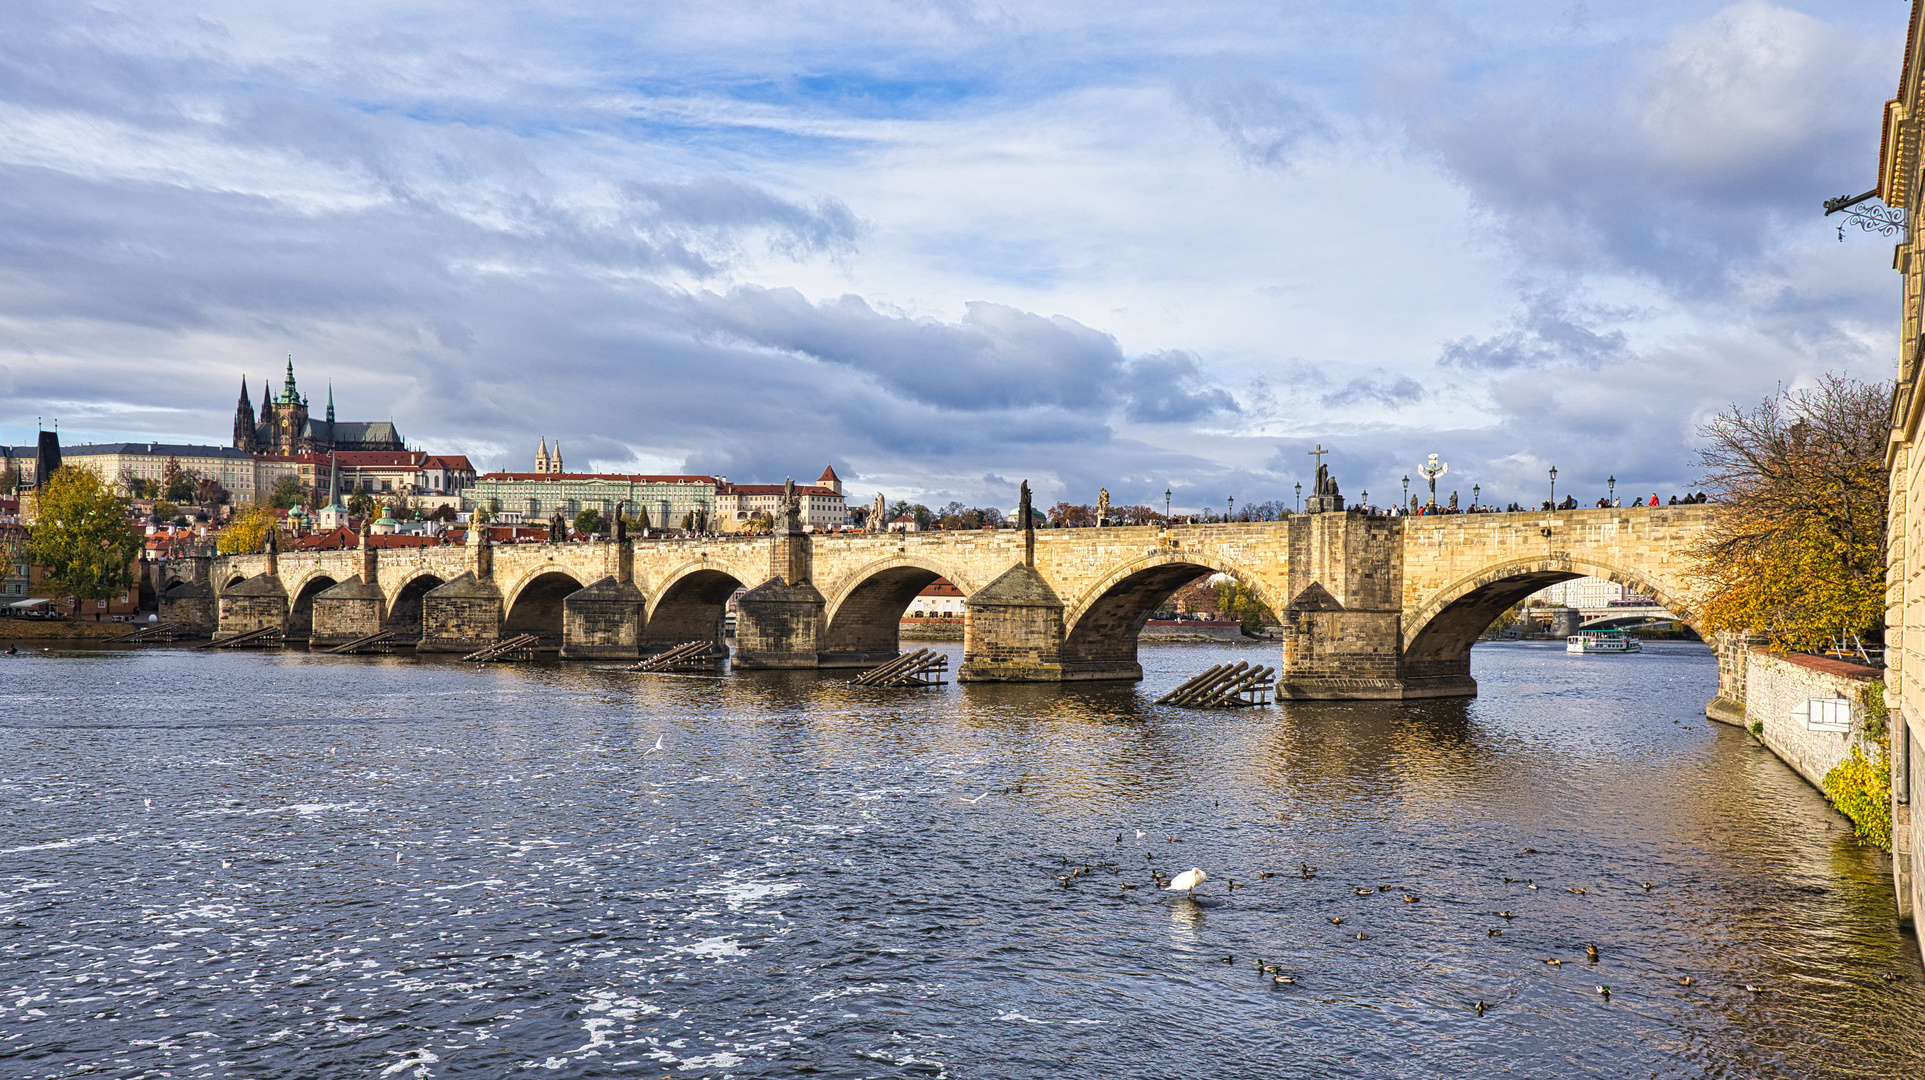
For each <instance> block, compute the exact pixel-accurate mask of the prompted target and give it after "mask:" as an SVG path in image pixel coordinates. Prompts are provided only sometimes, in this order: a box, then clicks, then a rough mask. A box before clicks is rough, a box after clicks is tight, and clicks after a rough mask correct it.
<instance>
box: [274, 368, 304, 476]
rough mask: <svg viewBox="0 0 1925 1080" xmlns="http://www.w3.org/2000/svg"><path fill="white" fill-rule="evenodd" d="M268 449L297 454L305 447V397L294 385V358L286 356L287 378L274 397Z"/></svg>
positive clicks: (280, 452) (279, 452)
mask: <svg viewBox="0 0 1925 1080" xmlns="http://www.w3.org/2000/svg"><path fill="white" fill-rule="evenodd" d="M273 409H274V416H273V420H272V421H271V422H270V425H269V431H270V434H269V437H268V438H269V446H268V449H269V450H270V451H271V452H273V453H276V454H290V455H291V454H299V453H301V452H303V451H304V450H306V449H307V447H306V446H305V445H303V443H302V441H301V438H302V435H303V433H304V432H305V431H306V429H307V399H306V398H304V397H302V396H301V391H300V389H299V388H298V387H296V386H295V385H294V358H293V357H292V356H290V357H288V358H287V378H286V380H285V381H283V382H282V384H281V395H280V396H279V397H277V398H275V399H274V406H273Z"/></svg>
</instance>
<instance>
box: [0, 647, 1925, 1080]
mask: <svg viewBox="0 0 1925 1080" xmlns="http://www.w3.org/2000/svg"><path fill="white" fill-rule="evenodd" d="M1269 657H1270V654H1269V652H1268V651H1267V650H1264V649H1261V648H1239V647H1234V646H1163V647H1156V648H1146V649H1145V650H1144V661H1145V663H1144V666H1145V668H1146V669H1147V670H1148V672H1149V677H1148V678H1147V679H1146V680H1145V681H1144V682H1143V683H1142V684H1140V685H1134V686H1091V687H1073V688H1058V687H1003V686H964V687H957V686H950V687H947V688H945V689H943V690H940V691H932V692H903V691H871V690H864V689H861V688H854V687H851V686H849V685H848V684H847V681H846V679H847V673H843V674H841V675H827V674H824V675H818V674H816V673H813V672H809V673H756V674H744V675H740V676H736V677H733V678H729V679H712V678H695V677H672V676H648V675H634V674H629V673H626V672H622V671H619V670H616V669H614V668H613V667H609V666H594V665H580V664H571V665H556V664H531V665H499V666H491V667H487V668H485V669H479V670H478V669H476V668H474V667H471V666H464V665H460V664H458V663H452V662H446V661H423V660H416V659H413V658H406V659H400V658H396V659H380V658H337V657H328V656H314V655H308V654H305V653H300V652H287V653H284V654H248V653H206V652H186V651H181V650H175V649H169V650H148V651H140V652H98V651H97V652H90V653H79V652H74V653H62V652H45V651H39V650H35V651H32V652H28V653H23V654H22V655H20V656H18V657H13V658H7V657H0V717H3V718H4V719H0V723H3V724H4V726H3V727H0V800H4V807H5V818H4V824H3V825H0V856H4V857H3V858H0V1074H4V1075H6V1076H9V1077H20V1078H29V1077H33V1078H38V1077H68V1076H76V1075H82V1074H85V1075H91V1076H126V1077H161V1076H167V1077H324V1078H331V1077H402V1078H405V1077H420V1078H427V1077H501V1076H516V1075H530V1076H543V1077H549V1076H552V1077H575V1076H582V1077H586V1076H613V1075H622V1076H656V1075H661V1076H696V1075H710V1076H739V1077H778V1076H796V1075H814V1076H830V1077H896V1076H954V1077H986V1078H1014V1077H1056V1076H1065V1075H1075V1076H1091V1077H1098V1076H1119V1077H1122V1076H1128V1077H1165V1076H1167V1077H1179V1076H1182V1077H1243V1076H1252V1077H1254V1076H1262V1077H1351V1076H1357V1077H1438V1076H1451V1077H1471V1076H1494V1075H1509V1076H1525V1077H1540V1076H1541V1077H1552V1076H1556V1077H1570V1076H1587V1075H1588V1076H1608V1077H1629V1076H1651V1077H1699V1076H1705V1077H1842V1076H1865V1077H1899V1076H1919V1075H1925V1036H1922V1035H1921V1034H1920V1026H1921V1025H1920V1024H1919V1023H1918V1019H1919V1017H1920V1016H1921V1005H1925V993H1922V992H1921V982H1920V972H1919V966H1918V963H1917V960H1916V948H1915V945H1914V943H1913V942H1912V941H1911V940H1910V939H1909V938H1906V937H1903V936H1901V935H1900V933H1899V932H1898V931H1897V930H1896V929H1895V927H1894V918H1893V904H1892V899H1891V886H1890V877H1889V870H1888V866H1887V863H1886V861H1885V859H1884V857H1883V856H1882V855H1880V854H1879V853H1877V852H1875V851H1871V850H1867V849H1861V848H1859V847H1857V846H1856V845H1855V844H1854V843H1853V842H1852V840H1851V837H1850V833H1849V830H1848V828H1847V827H1846V824H1845V822H1844V820H1843V819H1842V818H1840V817H1838V816H1837V815H1836V814H1834V813H1832V812H1831V811H1830V810H1829V809H1828V808H1827V807H1826V806H1825V803H1824V801H1823V799H1822V798H1821V797H1820V796H1819V795H1818V794H1817V793H1816V792H1814V791H1813V790H1811V788H1810V787H1808V786H1807V785H1806V784H1804V782H1803V781H1801V780H1800V779H1799V778H1798V777H1797V776H1796V775H1795V774H1793V773H1792V772H1791V770H1790V769H1788V768H1787V767H1785V766H1784V765H1782V764H1781V763H1779V762H1778V761H1777V759H1775V758H1773V757H1772V756H1771V755H1770V754H1769V753H1768V752H1766V751H1764V750H1762V749H1760V748H1758V747H1757V746H1756V745H1754V744H1753V743H1752V742H1751V740H1750V739H1749V738H1748V737H1747V736H1746V735H1745V734H1744V733H1743V732H1741V731H1739V730H1737V729H1735V728H1731V727H1727V726H1724V725H1720V724H1715V723H1712V722H1709V721H1707V720H1705V719H1704V718H1703V717H1702V715H1701V708H1702V706H1703V703H1704V701H1705V700H1706V699H1707V698H1708V697H1710V696H1711V693H1712V691H1713V689H1714V686H1715V682H1716V670H1715V664H1714V662H1713V660H1712V658H1711V656H1710V654H1709V653H1708V652H1707V651H1705V650H1704V649H1703V648H1702V647H1697V646H1686V645H1658V646H1655V647H1653V648H1651V649H1650V650H1648V651H1647V652H1645V653H1643V654H1642V655H1639V656H1634V657H1572V656H1566V655H1565V654H1564V653H1563V651H1562V648H1561V646H1557V645H1550V646H1542V645H1530V644H1511V645H1487V646H1480V647H1479V648H1478V650H1477V653H1476V672H1477V676H1478V678H1479V680H1480V682H1481V684H1482V688H1483V696H1482V697H1480V698H1478V699H1476V700H1473V701H1447V702H1431V703H1421V704H1410V705H1404V704H1389V703H1384V704H1377V703H1369V704H1364V703H1350V704H1303V705H1286V706H1283V707H1278V708H1269V709H1257V710H1248V711H1243V712H1236V713H1223V712H1201V711H1186V710H1177V709H1167V708H1159V707H1155V706H1152V705H1151V704H1149V702H1150V701H1151V700H1152V699H1153V698H1154V697H1156V696H1157V695H1158V694H1160V693H1162V692H1163V691H1164V690H1166V689H1167V688H1169V687H1170V686H1172V685H1174V684H1175V683H1176V682H1178V681H1180V680H1181V679H1182V678H1184V677H1186V676H1187V675H1189V674H1191V673H1194V672H1196V671H1198V670H1201V669H1202V668H1204V667H1206V666H1208V665H1209V664H1212V663H1215V662H1218V661H1221V660H1224V659H1234V658H1249V659H1253V660H1255V659H1269ZM1272 662H1274V661H1272ZM658 741H659V744H660V746H661V749H660V750H659V751H656V750H654V749H653V747H655V746H656V745H657V743H658ZM1139 832H1140V833H1141V835H1140V836H1139V835H1138V834H1139ZM1306 865H1308V866H1310V867H1313V868H1314V870H1312V871H1309V872H1306V871H1305V870H1304V869H1302V868H1303V867H1304V866H1306ZM1192 866H1195V867H1200V868H1202V869H1204V870H1206V871H1207V872H1208V873H1209V876H1210V880H1209V881H1208V883H1207V884H1205V885H1204V886H1203V887H1202V888H1200V889H1198V890H1197V892H1196V894H1195V896H1194V898H1191V897H1185V896H1181V895H1173V894H1170V893H1167V892H1163V891H1160V890H1158V889H1157V888H1156V886H1155V884H1154V882H1153V881H1152V880H1151V874H1152V871H1160V872H1165V873H1169V872H1175V871H1178V870H1183V869H1188V868H1190V867H1192ZM1084 867H1087V868H1088V869H1087V871H1086V872H1085V871H1084V869H1083V868H1084ZM1306 873H1308V876H1306ZM1232 879H1234V880H1235V882H1236V886H1237V887H1236V888H1235V889H1231V888H1230V887H1229V883H1230V881H1231V880H1232ZM1507 879H1510V880H1507ZM1066 881H1067V884H1066V883H1065V882H1066ZM1647 883H1648V886H1647ZM1533 885H1535V886H1536V887H1535V888H1533V887H1532V886H1533ZM1504 911H1508V912H1510V913H1511V916H1512V917H1510V918H1508V919H1507V918H1503V917H1501V916H1499V915H1498V914H1496V913H1497V912H1504ZM1339 920H1341V922H1339ZM1593 943H1594V944H1596V945H1597V947H1598V949H1599V951H1600V958H1599V959H1598V961H1597V962H1595V963H1592V962H1589V961H1587V959H1586V956H1585V950H1584V947H1585V945H1587V944H1593ZM1259 960H1261V961H1264V962H1267V963H1270V964H1275V965H1279V966H1280V968H1281V970H1282V971H1283V972H1284V973H1285V974H1287V975H1290V976H1293V977H1294V978H1295V980H1296V981H1295V983H1294V984H1290V985H1281V986H1280V985H1276V984H1274V983H1273V982H1272V980H1271V979H1270V978H1269V977H1268V976H1267V975H1264V974H1261V973H1260V972H1259V971H1258V970H1257V964H1258V962H1259ZM1547 960H1558V961H1561V965H1553V964H1549V963H1546V961H1547ZM1892 975H1896V976H1899V977H1900V978H1901V981H1889V976H1892ZM1684 976H1690V977H1691V979H1692V980H1693V984H1692V985H1690V986H1684V985H1681V984H1680V979H1681V978H1682V977H1684ZM1747 985H1750V986H1756V987H1760V988H1761V992H1752V991H1750V990H1747V989H1746V987H1747ZM1599 986H1608V987H1609V988H1610V991H1611V993H1610V996H1609V998H1608V999H1607V998H1606V997H1605V996H1604V995H1602V994H1600V993H1598V991H1597V987H1599ZM1479 1001H1482V1002H1484V1003H1485V1004H1486V1005H1487V1008H1486V1010H1485V1011H1484V1012H1483V1014H1482V1015H1481V1016H1480V1015H1479V1014H1478V1012H1477V1011H1476V1009H1475V1007H1474V1006H1475V1005H1476V1003H1477V1002H1479Z"/></svg>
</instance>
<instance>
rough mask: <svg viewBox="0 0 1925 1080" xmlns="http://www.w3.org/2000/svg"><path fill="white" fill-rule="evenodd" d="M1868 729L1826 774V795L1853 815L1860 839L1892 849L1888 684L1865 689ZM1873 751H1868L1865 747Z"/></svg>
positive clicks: (1848, 815)
mask: <svg viewBox="0 0 1925 1080" xmlns="http://www.w3.org/2000/svg"><path fill="white" fill-rule="evenodd" d="M1863 700H1864V703H1865V730H1864V733H1863V734H1862V735H1860V737H1859V741H1858V742H1855V743H1853V744H1852V747H1851V750H1850V752H1848V753H1847V754H1846V755H1845V760H1843V761H1841V762H1839V763H1838V765H1837V767H1835V768H1833V769H1832V770H1831V771H1830V772H1828V773H1826V774H1825V785H1824V786H1825V794H1826V795H1827V796H1829V797H1830V798H1831V803H1832V805H1833V806H1835V807H1837V808H1838V812H1839V813H1841V814H1843V815H1845V816H1846V817H1848V818H1850V819H1851V821H1852V830H1853V831H1854V832H1856V833H1857V834H1858V836H1859V838H1860V839H1862V840H1866V841H1869V842H1871V843H1873V844H1876V845H1878V846H1879V847H1880V848H1882V849H1884V850H1886V851H1890V850H1891V849H1892V766H1891V757H1890V754H1891V747H1890V742H1891V725H1890V723H1889V721H1888V719H1887V712H1886V708H1885V685H1884V684H1883V683H1872V684H1871V685H1870V686H1867V687H1866V688H1865V694H1864V699H1863ZM1867 746H1869V747H1870V748H1871V754H1870V755H1869V756H1868V755H1867V754H1866V753H1865V749H1864V748H1865V747H1867Z"/></svg>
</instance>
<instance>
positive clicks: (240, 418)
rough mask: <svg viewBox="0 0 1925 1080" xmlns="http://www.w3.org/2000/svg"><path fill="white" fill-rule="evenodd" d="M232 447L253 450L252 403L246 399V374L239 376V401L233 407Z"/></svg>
mask: <svg viewBox="0 0 1925 1080" xmlns="http://www.w3.org/2000/svg"><path fill="white" fill-rule="evenodd" d="M234 449H236V450H244V451H247V452H248V453H253V452H254V403H253V402H251V401H249V400H247V376H245V375H243V376H241V403H240V404H239V405H236V406H235V407H234Z"/></svg>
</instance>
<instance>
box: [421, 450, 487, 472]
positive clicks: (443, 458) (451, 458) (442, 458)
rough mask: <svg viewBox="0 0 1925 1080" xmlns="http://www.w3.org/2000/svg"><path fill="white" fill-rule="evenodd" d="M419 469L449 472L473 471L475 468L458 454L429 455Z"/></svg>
mask: <svg viewBox="0 0 1925 1080" xmlns="http://www.w3.org/2000/svg"><path fill="white" fill-rule="evenodd" d="M421 467H422V468H424V469H446V470H448V471H449V472H474V471H475V467H474V466H473V465H470V464H469V463H468V459H467V458H466V457H464V456H462V455H460V454H430V455H428V460H426V461H424V462H422V463H421Z"/></svg>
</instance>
